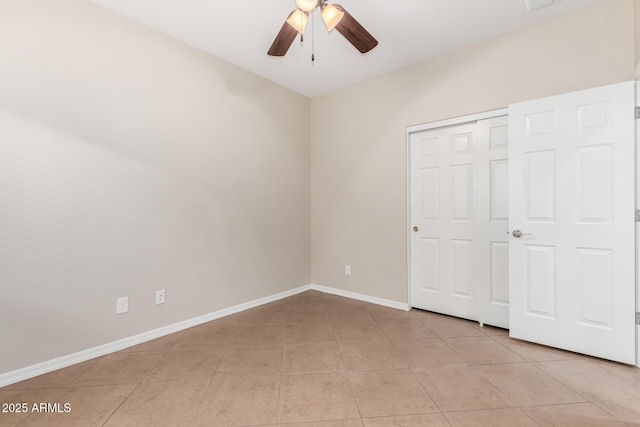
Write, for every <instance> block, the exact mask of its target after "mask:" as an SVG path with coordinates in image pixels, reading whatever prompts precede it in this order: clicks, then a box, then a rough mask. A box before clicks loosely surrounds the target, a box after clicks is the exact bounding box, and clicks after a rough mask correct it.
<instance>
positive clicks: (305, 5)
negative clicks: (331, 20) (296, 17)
mask: <svg viewBox="0 0 640 427" xmlns="http://www.w3.org/2000/svg"><path fill="white" fill-rule="evenodd" d="M319 3H320V0H296V6H298V9H300V10H304V11H305V12H311V11H312V10H313V9H315V8H316V7H318V4H319Z"/></svg>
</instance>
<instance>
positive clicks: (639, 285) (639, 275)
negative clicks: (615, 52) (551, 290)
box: [635, 81, 640, 368]
mask: <svg viewBox="0 0 640 427" xmlns="http://www.w3.org/2000/svg"><path fill="white" fill-rule="evenodd" d="M639 94H640V81H636V108H640V99H639V98H640V96H638V95H639ZM639 135H640V122H639V120H638V118H637V117H636V135H635V142H636V212H637V210H638V209H640V174H639V173H638V166H640V149H638V136H639ZM638 239H640V222H637V220H636V313H640V271H639V269H638V268H639V266H640V251H639V250H638V248H639V246H640V241H639V240H638ZM636 345H637V348H636V366H637V367H639V368H640V325H636Z"/></svg>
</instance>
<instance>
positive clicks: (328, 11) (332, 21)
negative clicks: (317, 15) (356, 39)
mask: <svg viewBox="0 0 640 427" xmlns="http://www.w3.org/2000/svg"><path fill="white" fill-rule="evenodd" d="M343 17H344V12H343V11H342V10H340V9H339V8H337V7H336V6H334V5H332V4H326V3H325V4H324V5H323V7H322V20H323V21H324V25H325V26H326V27H327V31H331V30H333V29H334V28H335V27H336V25H338V23H339V22H340V20H341V19H342V18H343Z"/></svg>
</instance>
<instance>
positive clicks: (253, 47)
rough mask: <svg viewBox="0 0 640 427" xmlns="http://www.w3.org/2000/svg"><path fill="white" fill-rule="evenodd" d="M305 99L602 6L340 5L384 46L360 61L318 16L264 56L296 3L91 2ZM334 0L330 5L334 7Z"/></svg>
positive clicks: (398, 0)
mask: <svg viewBox="0 0 640 427" xmlns="http://www.w3.org/2000/svg"><path fill="white" fill-rule="evenodd" d="M92 1H93V2H94V3H97V4H99V5H102V6H104V7H106V8H108V9H111V10H113V11H115V12H117V13H119V14H121V15H124V16H126V17H128V18H131V19H133V20H135V21H138V22H141V23H142V24H144V25H146V26H148V27H150V28H153V29H155V30H158V31H160V32H162V33H165V34H167V35H169V36H171V37H174V38H176V39H178V40H181V41H183V42H185V43H187V44H190V45H192V46H195V47H197V48H199V49H201V50H203V51H206V52H209V53H211V54H213V55H215V56H217V57H219V58H222V59H224V60H226V61H229V62H231V63H233V64H235V65H238V66H240V67H242V68H244V69H247V70H249V71H252V72H253V73H255V74H258V75H260V76H262V77H265V78H267V79H269V80H271V81H274V82H276V83H278V84H280V85H282V86H285V87H287V88H290V89H292V90H294V91H296V92H298V93H301V94H303V95H306V96H308V97H314V96H318V95H321V94H324V93H327V92H330V91H333V90H335V89H339V88H341V87H345V86H348V85H351V84H353V83H357V82H360V81H363V80H366V79H368V78H371V77H374V76H377V75H380V74H384V73H387V72H389V71H392V70H396V69H399V68H402V67H405V66H408V65H411V64H414V63H417V62H420V61H422V60H425V59H428V58H432V57H434V56H437V55H440V54H442V53H445V52H448V51H451V50H454V49H458V48H460V47H463V46H467V45H470V44H473V43H477V42H479V41H482V40H487V39H489V38H491V37H494V36H497V35H499V34H504V33H507V32H510V31H513V30H516V29H519V28H523V27H526V26H528V25H531V24H534V23H537V22H541V21H544V20H546V19H550V18H552V17H555V16H558V15H561V14H564V13H567V12H569V11H573V10H576V9H579V8H582V7H585V6H589V5H591V4H594V3H598V2H599V1H602V0H561V1H559V2H558V3H555V4H553V5H550V6H546V7H544V8H542V9H538V10H536V11H533V12H530V13H525V11H526V9H525V4H524V0H395V1H394V0H366V1H363V0H336V3H339V4H341V5H342V6H343V7H344V8H345V9H346V10H347V11H349V12H350V13H351V15H353V16H354V17H355V18H356V19H357V20H358V21H359V22H360V23H361V24H362V25H363V26H364V27H365V28H367V30H369V32H370V33H371V34H372V35H373V36H374V37H375V38H376V39H378V41H379V42H380V44H379V45H378V46H377V47H376V48H375V49H373V50H372V51H371V52H369V53H368V54H366V55H361V54H360V53H359V52H358V51H357V50H356V49H355V48H354V47H353V46H351V44H349V43H348V42H347V41H346V39H344V37H342V35H340V34H339V33H338V32H337V31H333V32H332V33H331V34H328V33H327V31H326V29H325V28H324V24H323V22H322V18H321V17H320V14H319V13H318V11H317V10H316V12H315V13H314V24H315V25H314V27H315V31H313V43H314V45H315V58H316V61H315V65H313V66H312V65H311V45H312V37H311V21H310V22H309V25H308V26H307V30H306V35H305V42H304V46H301V45H300V41H299V39H296V41H294V43H293V45H292V46H291V48H290V49H289V52H288V53H287V55H286V56H285V57H283V58H272V57H269V56H267V53H266V52H267V50H268V49H269V47H270V46H271V43H272V42H273V39H274V38H275V36H276V34H277V33H278V31H279V30H280V27H281V26H282V24H283V23H284V20H285V19H286V17H287V15H288V14H289V12H291V11H292V10H293V9H295V2H294V0H248V1H241V0H92ZM330 2H331V1H330Z"/></svg>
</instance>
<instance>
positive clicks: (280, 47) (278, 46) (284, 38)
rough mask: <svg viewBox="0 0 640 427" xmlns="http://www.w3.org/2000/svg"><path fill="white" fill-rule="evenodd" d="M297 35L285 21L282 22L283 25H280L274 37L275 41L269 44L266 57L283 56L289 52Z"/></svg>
mask: <svg viewBox="0 0 640 427" xmlns="http://www.w3.org/2000/svg"><path fill="white" fill-rule="evenodd" d="M294 12H295V11H294ZM291 13H293V12H291ZM289 16H291V14H289ZM287 19H288V18H287ZM297 35H298V32H297V31H296V30H295V29H294V28H293V27H292V26H291V25H289V23H287V21H284V24H282V28H280V32H279V33H278V35H277V36H276V38H275V40H273V43H272V44H271V47H270V48H269V51H268V52H267V55H269V56H284V55H285V54H286V53H287V51H288V50H289V47H291V44H292V43H293V41H294V40H295V39H296V36H297Z"/></svg>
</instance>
